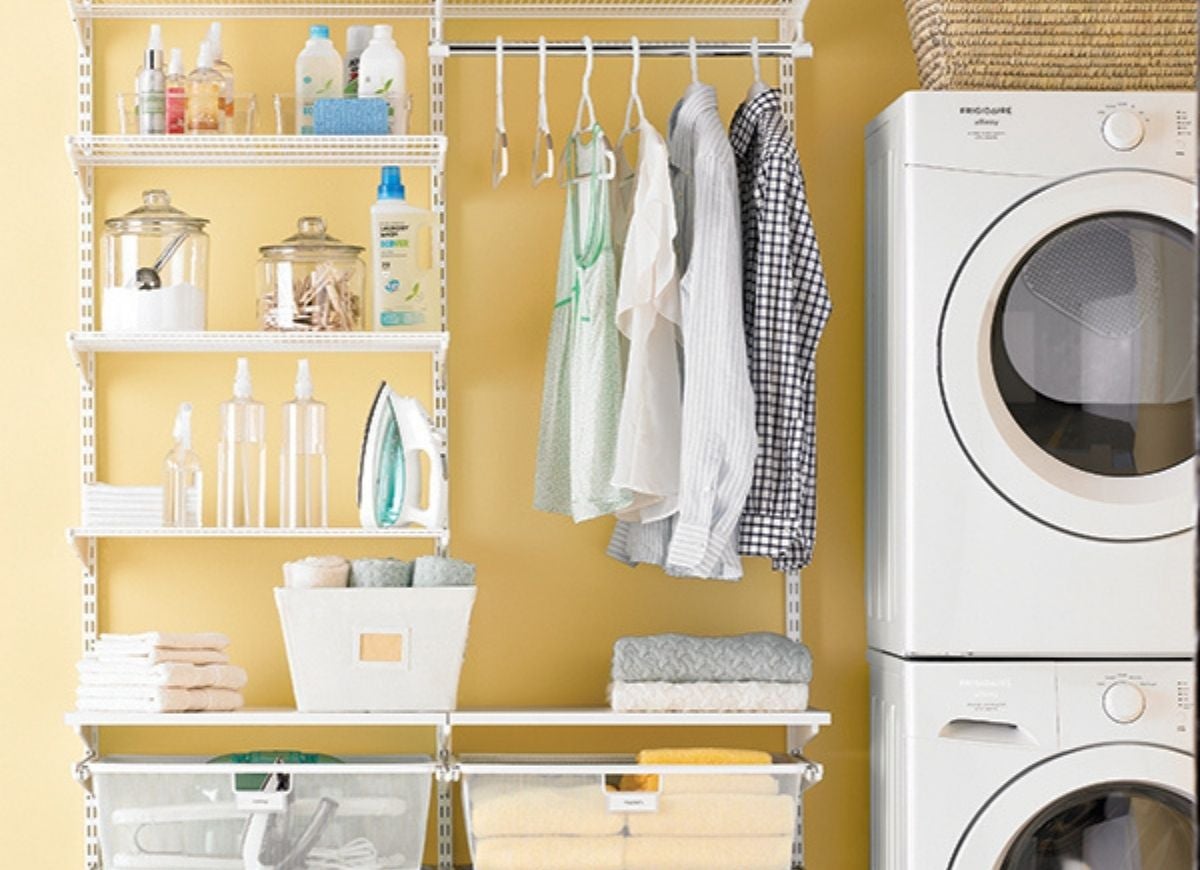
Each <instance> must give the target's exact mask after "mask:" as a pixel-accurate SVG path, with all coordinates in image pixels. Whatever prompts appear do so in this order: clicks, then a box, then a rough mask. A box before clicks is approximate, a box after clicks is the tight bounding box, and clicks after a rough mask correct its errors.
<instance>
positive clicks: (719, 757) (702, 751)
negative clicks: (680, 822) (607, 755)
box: [621, 747, 779, 794]
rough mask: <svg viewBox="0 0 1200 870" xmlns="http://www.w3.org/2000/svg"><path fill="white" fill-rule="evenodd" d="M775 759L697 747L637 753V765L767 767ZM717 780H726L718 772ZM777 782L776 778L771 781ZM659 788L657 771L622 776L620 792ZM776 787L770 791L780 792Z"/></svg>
mask: <svg viewBox="0 0 1200 870" xmlns="http://www.w3.org/2000/svg"><path fill="white" fill-rule="evenodd" d="M772 761H773V759H772V758H771V753H769V752H761V751H759V750H757V749H713V748H708V747H703V748H697V749H690V748H689V749H643V750H642V751H641V752H639V753H638V754H637V763H638V764H657V765H668V764H685V765H691V766H702V767H709V766H712V765H718V764H720V765H735V764H736V765H746V764H761V765H764V766H768V765H770V764H771V762H772ZM688 776H689V774H686V773H681V774H679V776H678V777H674V778H675V779H687V778H688ZM713 778H715V779H724V777H722V776H720V775H716V776H714V777H713ZM772 782H774V780H772ZM657 790H658V774H655V773H644V774H643V773H632V774H626V775H625V776H623V777H621V791H657ZM686 791H699V789H686ZM721 791H723V790H722V789H714V792H715V793H718V794H719V793H720V792H721ZM778 791H779V789H778V788H775V789H773V790H772V791H771V792H769V793H770V794H774V793H776V792H778Z"/></svg>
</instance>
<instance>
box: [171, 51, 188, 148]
mask: <svg viewBox="0 0 1200 870" xmlns="http://www.w3.org/2000/svg"><path fill="white" fill-rule="evenodd" d="M187 91H188V78H187V73H185V72H184V71H183V50H182V49H179V48H173V49H171V64H170V66H168V67H167V133H168V134H170V135H178V134H180V133H185V132H187Z"/></svg>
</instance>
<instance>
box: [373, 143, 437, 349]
mask: <svg viewBox="0 0 1200 870" xmlns="http://www.w3.org/2000/svg"><path fill="white" fill-rule="evenodd" d="M404 193H405V191H404V182H403V180H402V179H401V177H400V167H398V166H385V167H383V177H382V179H381V181H380V184H379V191H378V195H379V198H378V199H377V200H376V202H375V204H374V205H373V206H371V268H372V277H373V279H374V282H373V283H374V286H373V289H372V294H373V300H374V306H373V308H372V312H371V323H372V327H371V328H372V329H374V330H376V331H383V332H395V331H405V330H407V331H410V332H438V331H440V330H441V328H442V312H441V292H440V282H439V280H438V273H437V268H436V265H435V258H434V255H433V239H434V216H433V213H432V212H429V211H426V210H425V209H422V208H416V207H414V206H411V205H409V204H408V202H407V201H406V200H405V196H404Z"/></svg>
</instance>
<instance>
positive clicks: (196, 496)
mask: <svg viewBox="0 0 1200 870" xmlns="http://www.w3.org/2000/svg"><path fill="white" fill-rule="evenodd" d="M174 437H175V446H174V447H172V448H171V452H170V453H168V454H167V458H166V459H165V460H164V461H163V525H164V526H166V527H167V528H170V529H198V528H200V526H201V525H202V523H201V522H200V511H201V506H202V505H203V504H204V473H203V472H202V471H201V470H200V457H198V456H197V455H196V454H195V453H193V452H192V406H191V405H190V404H188V403H187V402H184V403H183V404H182V405H180V406H179V413H177V414H176V415H175V431H174Z"/></svg>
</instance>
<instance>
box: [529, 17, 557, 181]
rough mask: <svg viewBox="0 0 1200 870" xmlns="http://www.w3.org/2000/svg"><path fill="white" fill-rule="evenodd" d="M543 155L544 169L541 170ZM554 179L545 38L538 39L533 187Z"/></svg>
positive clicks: (552, 138)
mask: <svg viewBox="0 0 1200 870" xmlns="http://www.w3.org/2000/svg"><path fill="white" fill-rule="evenodd" d="M543 154H545V169H543V168H542V163H543V158H542V155H543ZM553 177H554V137H553V136H551V135H550V121H549V111H548V110H547V108H546V37H544V36H539V37H538V109H537V129H536V130H535V131H534V134H533V175H532V178H533V186H534V187H537V186H538V185H539V184H541V183H542V182H543V181H547V180H548V179H551V178H553Z"/></svg>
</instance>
